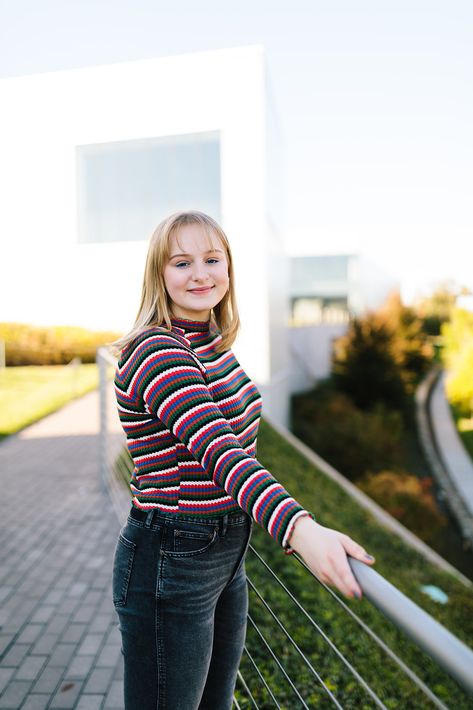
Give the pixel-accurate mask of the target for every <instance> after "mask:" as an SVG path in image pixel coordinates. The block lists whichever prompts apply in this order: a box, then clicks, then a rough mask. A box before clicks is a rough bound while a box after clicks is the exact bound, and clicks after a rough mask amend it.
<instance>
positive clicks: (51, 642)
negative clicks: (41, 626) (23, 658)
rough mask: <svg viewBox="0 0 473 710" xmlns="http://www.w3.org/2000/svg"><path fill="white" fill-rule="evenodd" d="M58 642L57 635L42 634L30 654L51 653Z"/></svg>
mask: <svg viewBox="0 0 473 710" xmlns="http://www.w3.org/2000/svg"><path fill="white" fill-rule="evenodd" d="M58 640H59V634H44V636H41V637H40V638H39V639H38V640H37V641H36V643H35V645H34V646H33V651H32V653H35V654H36V653H39V654H41V653H52V651H53V649H54V648H55V647H56V646H57V643H58Z"/></svg>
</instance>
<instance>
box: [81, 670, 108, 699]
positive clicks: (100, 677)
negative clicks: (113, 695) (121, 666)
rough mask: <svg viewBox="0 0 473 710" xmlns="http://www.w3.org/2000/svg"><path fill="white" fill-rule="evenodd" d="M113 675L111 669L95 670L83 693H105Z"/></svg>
mask: <svg viewBox="0 0 473 710" xmlns="http://www.w3.org/2000/svg"><path fill="white" fill-rule="evenodd" d="M112 675H113V668H95V669H94V670H93V671H92V673H91V674H90V677H89V680H88V681H87V684H86V686H85V688H84V692H85V693H106V692H107V691H108V687H109V685H110V681H111V679H112Z"/></svg>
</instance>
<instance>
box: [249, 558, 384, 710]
mask: <svg viewBox="0 0 473 710" xmlns="http://www.w3.org/2000/svg"><path fill="white" fill-rule="evenodd" d="M250 549H251V552H252V553H253V554H254V555H255V557H256V558H257V559H258V560H259V562H260V563H261V564H262V565H263V566H264V567H265V568H266V570H267V571H268V572H269V573H270V575H271V576H272V577H273V579H275V580H276V582H277V583H278V584H279V586H280V587H281V588H282V589H283V590H284V592H285V593H286V594H287V596H288V597H289V598H290V599H291V601H292V602H294V604H295V605H296V606H297V608H298V609H299V611H300V612H301V613H302V614H303V615H304V616H305V618H306V619H307V620H308V621H309V623H310V624H311V625H312V626H313V627H314V628H315V629H316V631H317V632H318V633H319V634H320V635H321V636H322V638H323V639H324V641H326V643H327V644H328V645H329V646H330V648H331V649H332V651H333V652H334V653H335V654H336V655H337V656H338V658H339V659H340V660H341V661H342V663H343V664H344V665H345V666H346V667H347V668H348V670H349V671H350V673H352V675H353V676H354V677H355V678H356V680H357V681H358V683H359V684H360V685H361V686H362V687H363V688H364V690H366V692H367V693H368V695H370V696H371V698H372V699H373V700H374V702H375V703H376V705H377V706H378V707H380V708H384V709H386V706H385V705H384V704H383V702H382V701H381V700H380V698H379V697H378V696H377V695H376V693H375V692H374V690H373V689H372V688H371V687H370V686H369V685H368V683H367V682H366V681H365V679H364V678H363V677H362V676H361V675H360V673H359V672H358V671H357V670H356V668H355V667H354V666H353V665H352V664H351V663H350V661H349V660H348V659H347V658H346V657H345V656H344V655H343V653H342V652H341V651H340V650H339V649H338V648H337V646H336V645H335V644H334V643H333V641H332V640H331V639H330V637H329V636H327V634H326V633H325V631H324V630H323V629H322V628H321V627H320V626H319V625H318V624H317V622H316V621H314V619H313V618H312V617H311V616H310V614H309V613H308V612H307V610H306V609H305V608H304V607H303V606H302V604H301V603H300V602H299V601H298V599H296V597H295V596H294V595H293V594H292V593H291V591H290V590H289V589H288V588H287V587H286V585H285V584H284V583H283V582H282V581H281V579H279V577H278V576H277V574H276V573H275V572H274V570H272V569H271V567H270V566H269V565H268V563H267V562H266V561H265V560H264V559H263V558H262V557H261V555H260V554H259V553H258V552H257V551H256V550H255V548H254V547H253V545H250ZM307 569H308V568H307ZM309 572H310V570H309ZM310 573H311V574H312V572H310ZM313 576H314V577H316V575H313ZM316 579H317V581H319V582H320V580H319V579H318V578H317V577H316ZM321 584H322V583H321ZM323 586H324V587H326V585H323ZM335 596H336V595H335ZM337 598H338V597H337ZM345 606H346V605H345ZM347 608H348V607H347Z"/></svg>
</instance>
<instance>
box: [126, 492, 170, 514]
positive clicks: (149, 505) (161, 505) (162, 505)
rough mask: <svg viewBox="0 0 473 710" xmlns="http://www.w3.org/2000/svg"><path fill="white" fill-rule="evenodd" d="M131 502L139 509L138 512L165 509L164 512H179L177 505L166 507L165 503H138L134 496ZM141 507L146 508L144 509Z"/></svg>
mask: <svg viewBox="0 0 473 710" xmlns="http://www.w3.org/2000/svg"><path fill="white" fill-rule="evenodd" d="M133 501H134V502H135V503H136V507H137V508H139V509H140V510H144V511H145V513H146V509H149V508H165V509H166V510H170V511H173V512H174V511H176V512H177V511H178V510H179V506H178V505H167V504H166V503H151V502H150V503H145V502H144V501H139V500H138V498H137V497H136V496H135V497H134V498H133ZM143 506H146V508H144V507H143Z"/></svg>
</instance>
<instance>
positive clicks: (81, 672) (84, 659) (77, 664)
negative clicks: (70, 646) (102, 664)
mask: <svg viewBox="0 0 473 710" xmlns="http://www.w3.org/2000/svg"><path fill="white" fill-rule="evenodd" d="M94 660H95V656H75V657H74V658H73V659H72V661H71V663H70V665H69V667H68V669H67V671H66V677H67V678H73V679H76V680H77V679H78V680H84V679H85V678H86V677H87V675H88V674H89V671H90V669H91V668H92V666H93V664H94Z"/></svg>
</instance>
